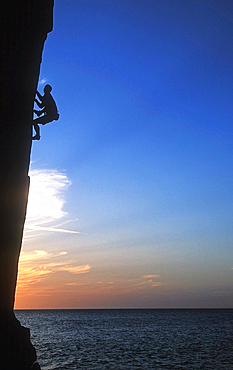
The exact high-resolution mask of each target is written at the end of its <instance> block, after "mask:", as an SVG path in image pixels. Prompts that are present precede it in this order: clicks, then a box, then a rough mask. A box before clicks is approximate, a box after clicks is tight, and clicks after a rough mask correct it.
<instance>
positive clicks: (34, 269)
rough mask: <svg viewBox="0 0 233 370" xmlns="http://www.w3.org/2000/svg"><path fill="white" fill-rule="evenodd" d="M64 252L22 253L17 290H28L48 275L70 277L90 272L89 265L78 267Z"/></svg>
mask: <svg viewBox="0 0 233 370" xmlns="http://www.w3.org/2000/svg"><path fill="white" fill-rule="evenodd" d="M67 257H68V254H67V252H65V251H62V252H60V253H48V252H46V251H44V250H35V251H32V252H29V253H26V252H22V253H21V256H20V264H19V275H18V289H19V290H21V289H26V290H27V289H30V286H31V285H32V284H36V283H40V282H41V280H42V279H45V278H46V277H47V276H48V275H50V274H52V273H56V272H66V273H68V274H71V275H79V274H86V273H88V272H90V270H91V266H90V265H89V264H86V265H79V264H78V263H77V262H76V261H75V260H70V259H67ZM71 283H72V282H71Z"/></svg>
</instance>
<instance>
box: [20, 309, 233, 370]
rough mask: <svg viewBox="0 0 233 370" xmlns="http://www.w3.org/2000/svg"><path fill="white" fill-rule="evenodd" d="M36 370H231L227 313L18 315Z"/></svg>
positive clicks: (231, 315) (231, 322) (232, 330)
mask: <svg viewBox="0 0 233 370" xmlns="http://www.w3.org/2000/svg"><path fill="white" fill-rule="evenodd" d="M15 313H16V317H17V318H18V319H19V320H20V322H21V324H22V325H24V326H27V327H29V328H30V331H31V340H32V343H33V344H34V346H35V347H36V350H37V355H38V362H39V363H40V365H41V368H42V370H52V369H59V370H63V369H64V370H65V369H67V370H68V369H69V370H72V369H88V370H92V369H99V370H102V369H117V370H118V369H119V370H120V369H124V370H127V369H143V370H144V369H145V370H147V369H170V370H173V369H184V370H187V369H204V370H208V369H211V370H231V369H233V310H157V309H155V310H147V309H142V310H32V311H31V310H23V311H16V312H15Z"/></svg>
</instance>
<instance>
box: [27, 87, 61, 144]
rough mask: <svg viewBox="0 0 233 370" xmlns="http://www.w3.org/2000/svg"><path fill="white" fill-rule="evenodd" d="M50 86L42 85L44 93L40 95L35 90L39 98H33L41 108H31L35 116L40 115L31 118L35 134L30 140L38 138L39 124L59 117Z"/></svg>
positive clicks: (44, 123)
mask: <svg viewBox="0 0 233 370" xmlns="http://www.w3.org/2000/svg"><path fill="white" fill-rule="evenodd" d="M51 91H52V86H50V85H45V87H44V95H41V94H40V93H39V91H37V92H36V95H37V96H38V98H39V99H40V101H39V100H37V99H35V102H36V104H37V105H38V107H39V108H41V110H36V109H33V112H34V113H35V114H36V115H37V116H41V115H42V117H39V118H36V119H34V120H33V126H34V129H35V131H36V135H35V136H33V137H32V140H40V128H39V124H42V125H46V123H49V122H52V121H54V120H55V121H57V120H58V119H59V114H58V111H57V105H56V103H55V100H54V99H53V97H52V95H51Z"/></svg>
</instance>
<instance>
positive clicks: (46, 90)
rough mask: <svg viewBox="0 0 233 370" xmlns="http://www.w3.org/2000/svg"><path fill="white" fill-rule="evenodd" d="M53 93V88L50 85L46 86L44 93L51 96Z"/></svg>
mask: <svg viewBox="0 0 233 370" xmlns="http://www.w3.org/2000/svg"><path fill="white" fill-rule="evenodd" d="M51 91H52V86H50V85H45V87H44V93H45V94H49V93H50V92H51Z"/></svg>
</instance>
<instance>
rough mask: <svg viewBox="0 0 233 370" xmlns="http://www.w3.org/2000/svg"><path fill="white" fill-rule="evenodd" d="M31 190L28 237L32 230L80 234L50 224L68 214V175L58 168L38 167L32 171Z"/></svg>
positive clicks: (60, 224) (27, 221)
mask: <svg viewBox="0 0 233 370" xmlns="http://www.w3.org/2000/svg"><path fill="white" fill-rule="evenodd" d="M29 175H30V191H29V199H28V207H27V218H26V223H25V230H26V234H25V237H26V238H27V237H28V236H29V235H28V232H30V231H39V232H41V231H46V232H56V233H68V234H80V232H79V231H76V230H69V229H67V228H61V227H59V226H62V225H64V224H66V223H67V222H69V221H70V220H69V221H64V222H63V223H59V225H52V226H51V225H48V223H50V224H51V223H54V222H56V221H58V220H62V219H63V218H64V217H65V216H67V212H65V211H64V210H63V206H64V204H65V194H66V191H67V190H68V187H69V185H70V184H71V182H70V180H69V179H68V177H67V175H66V174H65V173H63V172H59V171H57V170H44V169H37V170H32V171H30V174H29Z"/></svg>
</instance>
